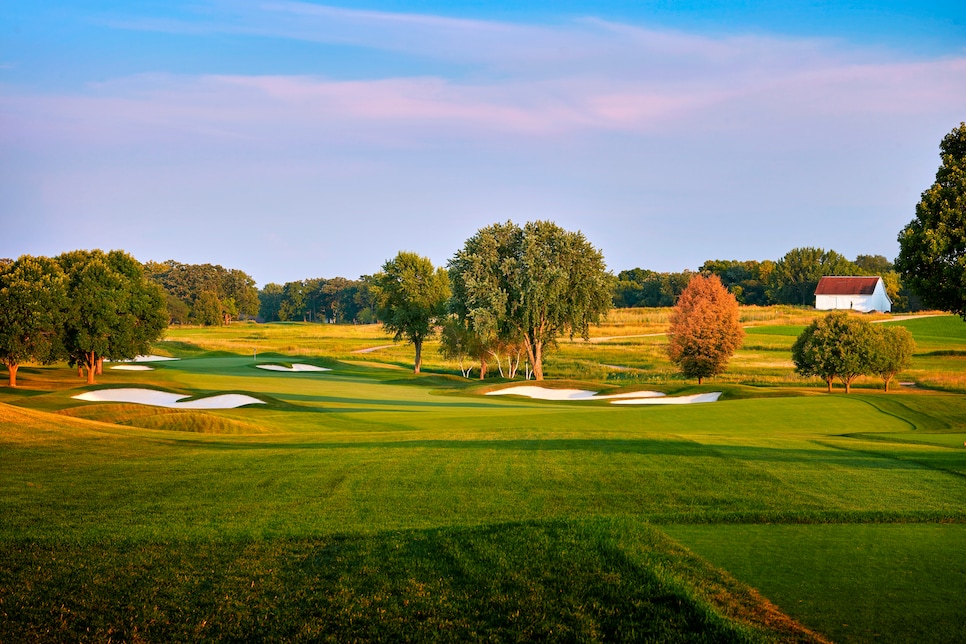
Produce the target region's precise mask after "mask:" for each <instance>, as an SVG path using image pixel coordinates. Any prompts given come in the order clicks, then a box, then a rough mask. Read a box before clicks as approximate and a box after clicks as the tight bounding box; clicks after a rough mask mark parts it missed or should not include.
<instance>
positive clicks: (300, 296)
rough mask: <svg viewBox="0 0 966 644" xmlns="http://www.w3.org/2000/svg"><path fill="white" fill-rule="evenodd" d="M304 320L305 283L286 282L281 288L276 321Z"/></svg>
mask: <svg viewBox="0 0 966 644" xmlns="http://www.w3.org/2000/svg"><path fill="white" fill-rule="evenodd" d="M300 317H301V318H302V319H303V320H305V282H303V281H301V280H298V281H295V282H286V283H285V286H283V287H282V301H281V304H279V307H278V319H279V320H281V321H282V322H286V321H291V320H296V319H298V318H300Z"/></svg>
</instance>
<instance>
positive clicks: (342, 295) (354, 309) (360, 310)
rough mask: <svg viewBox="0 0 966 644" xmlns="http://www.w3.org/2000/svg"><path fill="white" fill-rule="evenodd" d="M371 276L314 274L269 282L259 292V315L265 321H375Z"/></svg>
mask: <svg viewBox="0 0 966 644" xmlns="http://www.w3.org/2000/svg"><path fill="white" fill-rule="evenodd" d="M371 279H372V278H371V277H370V276H368V275H364V276H362V277H360V278H359V279H357V280H350V279H346V278H344V277H333V278H324V277H317V278H313V279H306V280H295V281H292V282H286V283H285V284H276V283H274V282H270V283H268V284H266V285H265V287H264V288H263V289H262V290H260V291H259V292H258V302H259V304H258V316H259V318H260V319H261V320H263V321H265V322H290V321H302V322H329V323H332V324H355V323H357V324H369V323H372V322H377V321H378V320H377V319H376V312H375V310H376V303H375V300H374V299H373V296H372V291H371V289H370V282H371Z"/></svg>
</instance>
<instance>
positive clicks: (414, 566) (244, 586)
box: [0, 522, 820, 642]
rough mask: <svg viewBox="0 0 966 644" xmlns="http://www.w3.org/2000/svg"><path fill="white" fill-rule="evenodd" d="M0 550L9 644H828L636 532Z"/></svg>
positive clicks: (402, 535)
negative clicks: (128, 643)
mask: <svg viewBox="0 0 966 644" xmlns="http://www.w3.org/2000/svg"><path fill="white" fill-rule="evenodd" d="M0 547H2V550H0V593H2V596H3V597H4V603H3V611H4V619H3V620H0V639H2V640H4V641H27V640H51V639H53V640H59V641H67V640H70V641H105V640H109V639H117V640H133V639H138V640H148V641H172V640H177V641H197V640H205V641H216V642H217V641H290V640H291V641H329V640H332V641H384V642H388V641H412V642H421V641H433V642H439V641H444V642H474V641H492V642H504V641H531V640H542V641H568V642H569V641H588V642H595V641H654V642H658V641H660V642H679V641H688V642H760V641H786V642H813V641H820V640H818V639H817V638H816V637H814V636H813V635H812V634H810V633H809V632H808V631H806V630H805V629H803V628H802V627H801V626H799V625H798V624H796V623H795V622H793V621H792V620H790V619H788V618H787V617H785V616H783V615H781V614H780V613H778V612H777V611H776V610H774V609H773V608H771V609H769V607H768V606H766V605H765V604H767V602H765V601H764V600H762V599H761V598H760V597H758V596H757V595H756V594H755V593H754V592H753V591H750V589H747V587H743V586H741V585H740V584H738V583H737V582H735V581H734V580H733V579H731V578H729V577H727V576H725V575H722V574H721V573H720V572H719V571H717V570H715V569H713V568H711V567H710V566H708V565H707V564H704V563H703V562H702V561H701V560H698V559H697V558H696V557H694V556H693V555H690V553H688V552H687V551H684V550H682V549H680V548H679V547H678V546H676V545H675V544H673V542H670V541H669V540H667V539H666V538H665V537H664V536H663V535H662V534H661V533H660V532H658V531H657V530H654V529H651V528H648V527H646V526H641V525H639V524H637V525H634V526H630V525H628V526H624V529H622V530H615V528H614V526H609V525H608V524H607V523H606V522H602V523H599V524H596V525H595V524H590V525H586V524H579V523H523V524H509V525H507V524H503V525H495V526H487V527H481V528H452V529H433V530H419V531H405V532H392V533H382V534H376V535H371V536H326V537H319V538H315V539H297V540H295V539H274V540H271V539H266V540H256V541H249V542H204V543H178V542H175V543H120V544H90V545H81V544H41V543H33V542H18V543H4V544H0ZM709 590H713V591H714V592H707V591H709Z"/></svg>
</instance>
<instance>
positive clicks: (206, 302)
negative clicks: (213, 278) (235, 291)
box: [191, 291, 223, 326]
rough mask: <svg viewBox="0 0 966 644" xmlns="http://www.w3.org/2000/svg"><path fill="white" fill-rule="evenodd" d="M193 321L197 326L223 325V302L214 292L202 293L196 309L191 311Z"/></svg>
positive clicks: (199, 295)
mask: <svg viewBox="0 0 966 644" xmlns="http://www.w3.org/2000/svg"><path fill="white" fill-rule="evenodd" d="M191 319H192V321H194V323H195V324H202V325H204V326H213V325H216V324H221V322H222V319H223V318H222V314H221V300H219V299H218V295H217V294H216V293H214V292H212V291H202V292H201V293H199V294H198V298H197V299H196V300H195V304H194V307H192V309H191Z"/></svg>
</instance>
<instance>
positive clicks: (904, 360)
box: [871, 325, 916, 391]
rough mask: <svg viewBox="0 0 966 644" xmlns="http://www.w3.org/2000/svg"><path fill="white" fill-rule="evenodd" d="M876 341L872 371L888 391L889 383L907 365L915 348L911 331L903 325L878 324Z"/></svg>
mask: <svg viewBox="0 0 966 644" xmlns="http://www.w3.org/2000/svg"><path fill="white" fill-rule="evenodd" d="M875 331H876V336H877V337H876V343H875V350H874V352H873V355H872V369H871V371H872V373H874V374H876V375H877V376H879V377H880V378H882V384H883V386H884V388H885V390H886V391H889V383H890V382H892V379H893V378H895V377H896V375H897V374H898V373H899V372H900V371H902V370H903V369H905V368H906V367H908V366H909V364H910V363H911V362H912V354H913V352H914V351H915V350H916V341H915V340H913V339H912V333H910V332H909V329H907V328H905V327H903V326H883V325H879V326H877V327H876V329H875Z"/></svg>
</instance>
